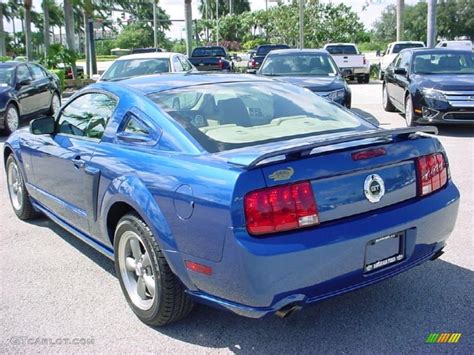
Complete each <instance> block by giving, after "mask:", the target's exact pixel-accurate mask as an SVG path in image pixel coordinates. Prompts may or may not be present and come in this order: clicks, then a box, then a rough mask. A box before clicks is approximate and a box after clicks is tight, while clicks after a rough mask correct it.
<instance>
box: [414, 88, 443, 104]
mask: <svg viewBox="0 0 474 355" xmlns="http://www.w3.org/2000/svg"><path fill="white" fill-rule="evenodd" d="M421 92H422V94H423V96H424V97H425V98H426V99H432V100H437V101H445V102H448V99H447V98H446V96H444V94H443V93H442V92H440V91H438V90H434V89H421Z"/></svg>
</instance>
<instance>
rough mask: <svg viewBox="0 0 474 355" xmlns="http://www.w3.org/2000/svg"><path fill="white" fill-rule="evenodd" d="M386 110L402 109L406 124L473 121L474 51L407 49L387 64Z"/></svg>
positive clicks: (384, 100)
mask: <svg viewBox="0 0 474 355" xmlns="http://www.w3.org/2000/svg"><path fill="white" fill-rule="evenodd" d="M383 106H384V109H385V110H386V111H395V110H398V111H401V112H403V113H404V114H405V119H406V123H407V125H408V126H414V125H416V124H423V123H428V124H443V123H445V124H448V123H454V124H463V123H464V124H474V54H473V52H471V51H466V50H457V49H444V48H440V49H438V48H436V49H406V50H403V51H401V52H400V53H399V55H398V56H397V57H396V58H395V59H394V61H393V62H392V63H391V64H390V65H389V66H388V67H387V70H386V72H385V76H384V82H383Z"/></svg>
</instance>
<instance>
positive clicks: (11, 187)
mask: <svg viewBox="0 0 474 355" xmlns="http://www.w3.org/2000/svg"><path fill="white" fill-rule="evenodd" d="M7 177H8V192H9V193H10V200H11V203H12V205H13V208H14V209H15V210H17V211H19V210H21V208H22V206H23V182H22V180H21V174H20V172H19V171H18V166H17V165H16V163H14V162H12V163H10V165H8V176H7Z"/></svg>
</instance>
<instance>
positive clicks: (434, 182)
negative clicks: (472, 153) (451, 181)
mask: <svg viewBox="0 0 474 355" xmlns="http://www.w3.org/2000/svg"><path fill="white" fill-rule="evenodd" d="M416 168H417V173H418V195H419V196H425V195H428V194H430V193H432V192H434V191H436V190H439V189H440V188H442V187H443V186H444V185H446V183H447V181H448V168H447V166H446V162H445V160H444V155H443V154H441V153H434V154H430V155H425V156H422V157H419V158H417V159H416Z"/></svg>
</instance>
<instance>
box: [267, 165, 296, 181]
mask: <svg viewBox="0 0 474 355" xmlns="http://www.w3.org/2000/svg"><path fill="white" fill-rule="evenodd" d="M294 173H295V170H294V169H293V168H290V167H288V168H286V169H282V170H277V171H275V172H273V173H272V174H271V175H268V177H269V178H270V179H272V180H273V181H282V180H288V179H290V178H291V177H292V176H293V174H294Z"/></svg>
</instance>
